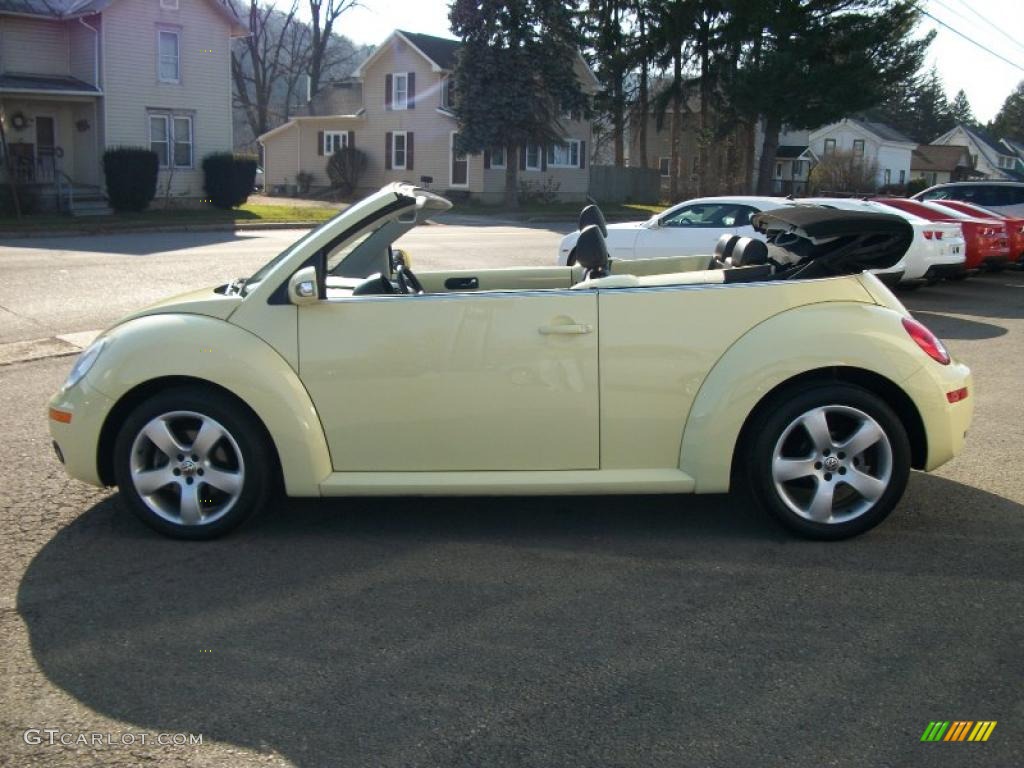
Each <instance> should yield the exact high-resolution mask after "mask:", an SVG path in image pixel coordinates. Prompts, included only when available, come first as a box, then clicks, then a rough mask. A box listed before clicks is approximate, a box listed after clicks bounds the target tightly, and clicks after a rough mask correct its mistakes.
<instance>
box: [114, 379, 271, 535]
mask: <svg viewBox="0 0 1024 768" xmlns="http://www.w3.org/2000/svg"><path fill="white" fill-rule="evenodd" d="M274 466H275V465H274V462H273V457H272V453H271V451H270V448H269V446H268V444H267V439H266V437H265V435H264V433H263V431H262V429H261V427H260V426H259V424H258V423H256V422H255V419H254V418H253V417H252V415H251V414H249V413H247V412H246V410H245V409H243V408H242V407H240V406H239V405H238V404H237V403H235V402H234V401H233V400H232V399H231V398H229V397H226V396H225V395H223V394H222V393H220V392H217V391H214V390H205V389H200V388H193V387H187V388H180V389H173V390H168V391H165V392H162V393H160V394H159V395H157V396H156V397H153V398H151V399H149V400H147V401H145V402H144V403H142V404H141V405H139V406H138V407H137V408H136V409H135V410H134V411H132V413H131V414H130V415H129V416H128V418H127V419H126V420H125V422H124V424H123V425H122V427H121V430H120V432H119V433H118V435H117V438H116V440H115V443H114V474H115V478H116V480H117V485H118V488H119V489H120V491H121V498H122V500H123V501H124V503H125V504H126V506H127V507H128V508H129V509H131V511H132V512H134V513H135V514H136V515H137V516H138V517H139V518H140V519H142V521H143V522H145V523H146V524H147V525H149V526H151V527H153V528H155V529H156V530H157V531H159V532H161V533H163V534H166V535H168V536H173V537H175V538H181V539H211V538H214V537H216V536H220V535H222V534H224V533H226V532H227V531H229V530H231V529H232V528H234V527H235V526H237V525H239V524H240V523H241V522H242V521H244V520H245V519H246V518H248V517H249V516H250V515H252V514H253V513H255V512H256V511H258V510H259V509H260V507H262V506H263V504H264V503H265V502H266V501H267V500H268V499H269V498H271V496H272V495H273V491H274V483H273V477H274V473H273V468H274Z"/></svg>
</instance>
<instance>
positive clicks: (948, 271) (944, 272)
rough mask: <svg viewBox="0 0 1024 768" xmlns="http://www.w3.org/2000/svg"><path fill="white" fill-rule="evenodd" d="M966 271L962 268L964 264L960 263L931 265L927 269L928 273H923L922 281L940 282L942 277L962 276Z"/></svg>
mask: <svg viewBox="0 0 1024 768" xmlns="http://www.w3.org/2000/svg"><path fill="white" fill-rule="evenodd" d="M966 271H967V268H966V267H964V263H963V262H962V261H961V262H960V263H959V264H932V265H931V266H930V267H928V271H927V272H925V273H924V279H925V280H941V279H943V278H944V277H954V276H956V275H962V274H964V273H965V272H966Z"/></svg>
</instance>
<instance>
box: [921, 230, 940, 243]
mask: <svg viewBox="0 0 1024 768" xmlns="http://www.w3.org/2000/svg"><path fill="white" fill-rule="evenodd" d="M933 237H934V238H935V239H936V240H941V239H942V230H939V229H934V230H933V229H926V230H925V231H924V239H925V240H931V239H932V238H933Z"/></svg>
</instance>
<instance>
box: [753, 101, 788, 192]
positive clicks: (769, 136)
mask: <svg viewBox="0 0 1024 768" xmlns="http://www.w3.org/2000/svg"><path fill="white" fill-rule="evenodd" d="M781 130H782V120H781V119H780V118H779V116H778V115H765V116H764V142H763V143H762V144H761V160H760V162H759V163H758V164H757V194H759V195H770V194H772V166H773V165H774V164H775V152H776V150H777V149H778V148H779V132H780V131H781Z"/></svg>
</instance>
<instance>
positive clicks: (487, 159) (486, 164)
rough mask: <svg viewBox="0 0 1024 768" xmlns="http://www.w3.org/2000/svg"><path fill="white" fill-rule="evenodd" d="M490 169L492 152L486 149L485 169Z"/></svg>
mask: <svg viewBox="0 0 1024 768" xmlns="http://www.w3.org/2000/svg"><path fill="white" fill-rule="evenodd" d="M490 167H491V150H489V149H485V150H484V168H490Z"/></svg>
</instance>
